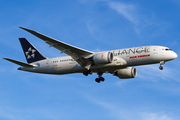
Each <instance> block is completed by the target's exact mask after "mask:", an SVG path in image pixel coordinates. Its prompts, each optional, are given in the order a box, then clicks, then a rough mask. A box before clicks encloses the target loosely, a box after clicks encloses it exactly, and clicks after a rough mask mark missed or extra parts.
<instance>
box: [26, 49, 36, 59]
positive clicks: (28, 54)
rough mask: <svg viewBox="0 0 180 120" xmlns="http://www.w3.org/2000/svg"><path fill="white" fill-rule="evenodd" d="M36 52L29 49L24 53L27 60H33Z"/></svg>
mask: <svg viewBox="0 0 180 120" xmlns="http://www.w3.org/2000/svg"><path fill="white" fill-rule="evenodd" d="M35 52H36V50H34V49H32V48H31V47H30V48H29V49H28V51H27V52H25V54H26V57H27V59H30V58H34V57H35V54H34V53H35Z"/></svg>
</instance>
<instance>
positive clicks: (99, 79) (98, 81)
mask: <svg viewBox="0 0 180 120" xmlns="http://www.w3.org/2000/svg"><path fill="white" fill-rule="evenodd" d="M92 73H93V72H92V71H91V70H86V71H84V72H83V74H84V75H85V76H88V75H89V74H90V75H91V74H92ZM97 74H98V78H96V79H95V81H96V82H97V83H100V82H101V81H102V82H104V80H105V79H104V78H103V77H102V75H103V72H98V73H97Z"/></svg>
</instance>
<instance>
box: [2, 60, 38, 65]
mask: <svg viewBox="0 0 180 120" xmlns="http://www.w3.org/2000/svg"><path fill="white" fill-rule="evenodd" d="M3 59H5V60H7V61H10V62H12V63H15V64H17V65H20V66H23V67H36V65H31V64H28V63H24V62H20V61H17V60H13V59H9V58H3Z"/></svg>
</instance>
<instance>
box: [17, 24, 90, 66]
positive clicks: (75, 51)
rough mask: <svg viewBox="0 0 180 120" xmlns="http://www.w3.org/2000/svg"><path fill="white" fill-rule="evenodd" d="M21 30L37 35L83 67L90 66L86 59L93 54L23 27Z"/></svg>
mask: <svg viewBox="0 0 180 120" xmlns="http://www.w3.org/2000/svg"><path fill="white" fill-rule="evenodd" d="M20 28H21V29H23V30H25V31H27V32H29V33H31V34H33V35H35V36H36V37H38V38H40V39H42V40H44V41H45V42H46V43H47V44H49V45H50V46H53V47H54V48H56V49H58V50H60V51H61V52H63V53H66V54H67V55H69V56H71V57H72V58H73V59H74V60H75V61H77V62H78V63H79V64H80V65H81V66H82V67H86V66H89V62H90V61H89V60H87V59H86V58H87V57H90V56H92V55H93V52H90V51H87V50H83V49H80V48H77V47H74V46H72V45H69V44H66V43H64V42H61V41H58V40H56V39H53V38H50V37H48V36H45V35H43V34H41V33H38V32H36V31H34V30H30V29H27V28H23V27H20Z"/></svg>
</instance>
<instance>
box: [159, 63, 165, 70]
mask: <svg viewBox="0 0 180 120" xmlns="http://www.w3.org/2000/svg"><path fill="white" fill-rule="evenodd" d="M164 64H165V62H164V61H160V66H159V69H160V70H163V66H162V65H164Z"/></svg>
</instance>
